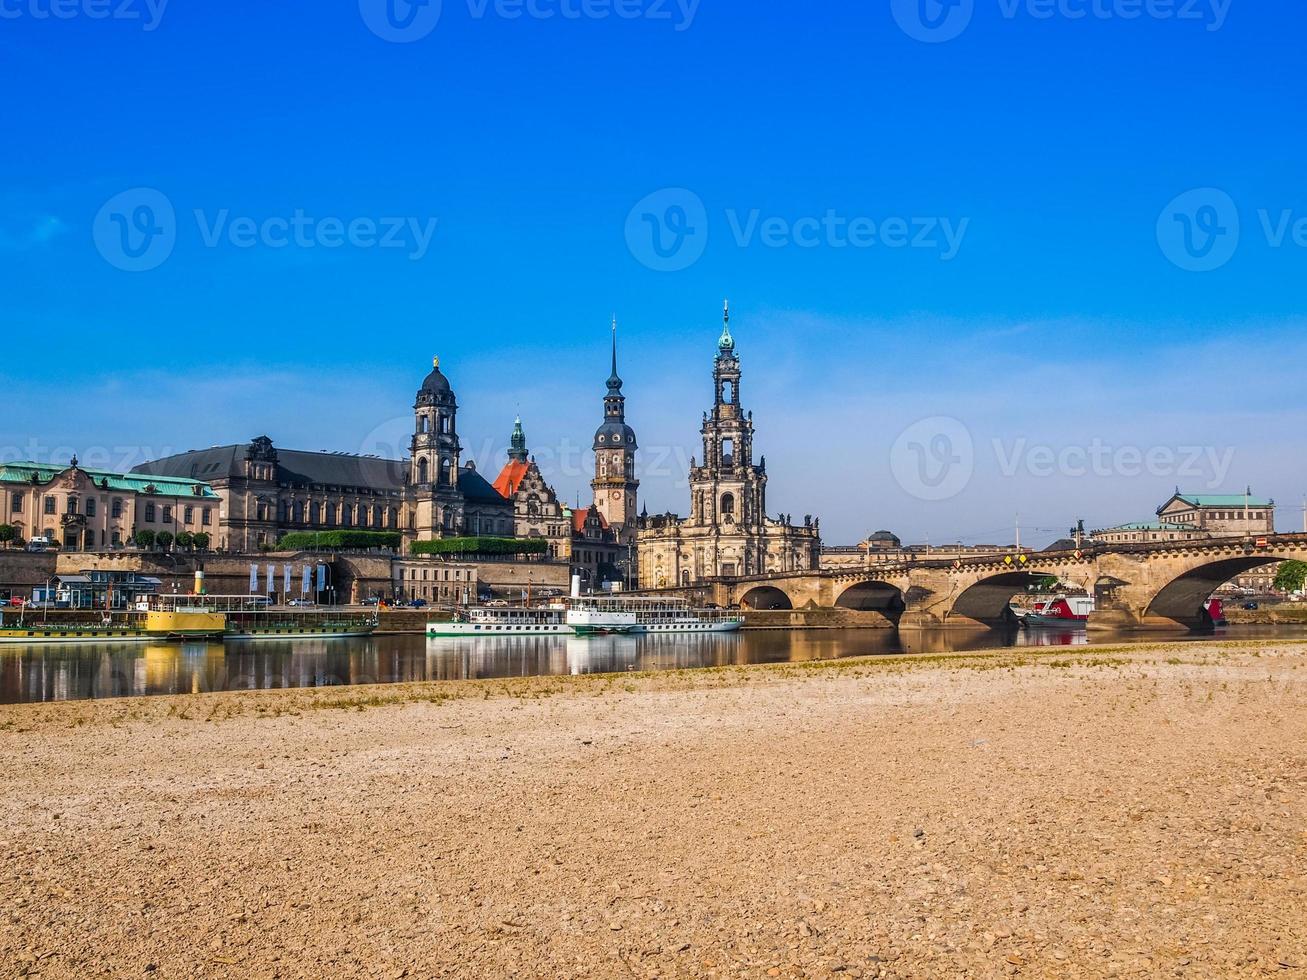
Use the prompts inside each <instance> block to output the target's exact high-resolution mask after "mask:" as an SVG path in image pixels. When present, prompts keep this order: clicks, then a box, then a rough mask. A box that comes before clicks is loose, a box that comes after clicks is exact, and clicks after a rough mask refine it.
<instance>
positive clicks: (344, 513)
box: [254, 500, 399, 530]
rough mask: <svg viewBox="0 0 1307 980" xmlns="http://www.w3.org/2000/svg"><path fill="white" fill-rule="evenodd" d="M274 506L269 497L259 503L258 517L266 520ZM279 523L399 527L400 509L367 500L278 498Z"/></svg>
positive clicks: (256, 512)
mask: <svg viewBox="0 0 1307 980" xmlns="http://www.w3.org/2000/svg"><path fill="white" fill-rule="evenodd" d="M270 513H271V509H270V508H269V506H268V503H267V502H266V501H263V500H260V501H258V503H257V504H256V505H255V508H254V515H255V520H259V521H266V520H268V515H269V514H270ZM277 523H279V524H292V523H293V524H317V525H319V526H322V527H336V526H340V527H376V528H381V527H390V528H391V529H392V530H393V529H396V528H398V527H399V510H398V509H397V508H395V507H391V508H388V509H387V508H385V507H381V506H379V505H378V506H373V507H371V508H369V507H368V505H367V504H336V503H322V502H317V501H313V502H307V503H306V502H305V501H303V500H296V501H294V502H293V503H288V502H287V501H285V500H281V501H278V502H277Z"/></svg>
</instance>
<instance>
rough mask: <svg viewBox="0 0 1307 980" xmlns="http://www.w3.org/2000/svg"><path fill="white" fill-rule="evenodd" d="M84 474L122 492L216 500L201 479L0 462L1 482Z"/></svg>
mask: <svg viewBox="0 0 1307 980" xmlns="http://www.w3.org/2000/svg"><path fill="white" fill-rule="evenodd" d="M74 469H75V470H76V471H77V472H79V473H84V474H86V477H87V479H89V480H90V481H91V482H92V483H94V484H95V485H96V486H97V487H100V488H102V489H107V490H116V491H119V492H124V493H144V494H151V495H153V496H156V497H200V498H204V499H216V498H217V496H218V494H217V493H215V492H214V490H213V488H212V487H211V486H209V485H208V484H207V483H205V482H204V481H202V480H193V479H174V478H172V477H169V476H163V475H152V474H141V473H137V472H136V471H135V470H133V471H132V472H131V473H113V472H111V471H109V470H88V469H83V468H82V467H80V466H77V467H74V466H71V465H69V466H64V465H58V464H50V463H28V462H15V463H5V464H3V465H0V483H25V484H28V485H44V484H48V483H50V482H51V481H53V480H54V479H55V478H56V477H58V476H60V475H61V474H63V473H67V472H68V471H70V470H74Z"/></svg>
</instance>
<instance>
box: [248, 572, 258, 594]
mask: <svg viewBox="0 0 1307 980" xmlns="http://www.w3.org/2000/svg"><path fill="white" fill-rule="evenodd" d="M258 591H259V566H258V565H251V566H250V595H254V594H255V593H257V592H258Z"/></svg>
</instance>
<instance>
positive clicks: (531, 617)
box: [427, 605, 575, 637]
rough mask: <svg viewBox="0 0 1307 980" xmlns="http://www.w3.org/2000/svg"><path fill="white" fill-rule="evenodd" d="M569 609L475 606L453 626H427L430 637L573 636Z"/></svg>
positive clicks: (455, 620) (453, 623) (559, 606)
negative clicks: (567, 616) (569, 622)
mask: <svg viewBox="0 0 1307 980" xmlns="http://www.w3.org/2000/svg"><path fill="white" fill-rule="evenodd" d="M566 612H567V611H566V609H565V608H564V607H563V606H561V605H556V606H542V607H531V606H502V607H496V606H473V607H471V608H469V609H465V610H463V611H462V612H460V613H459V614H458V615H457V616H456V617H455V619H454V621H453V622H451V623H428V624H427V636H428V637H441V636H574V635H575V632H574V631H573V629H572V627H571V626H569V625H568V624H567V621H566Z"/></svg>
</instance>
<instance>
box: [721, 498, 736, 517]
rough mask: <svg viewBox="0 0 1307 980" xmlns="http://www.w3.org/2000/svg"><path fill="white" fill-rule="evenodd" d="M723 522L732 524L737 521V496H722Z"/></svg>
mask: <svg viewBox="0 0 1307 980" xmlns="http://www.w3.org/2000/svg"><path fill="white" fill-rule="evenodd" d="M722 520H724V521H730V522H733V521H734V520H735V494H732V493H724V494H722Z"/></svg>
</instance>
